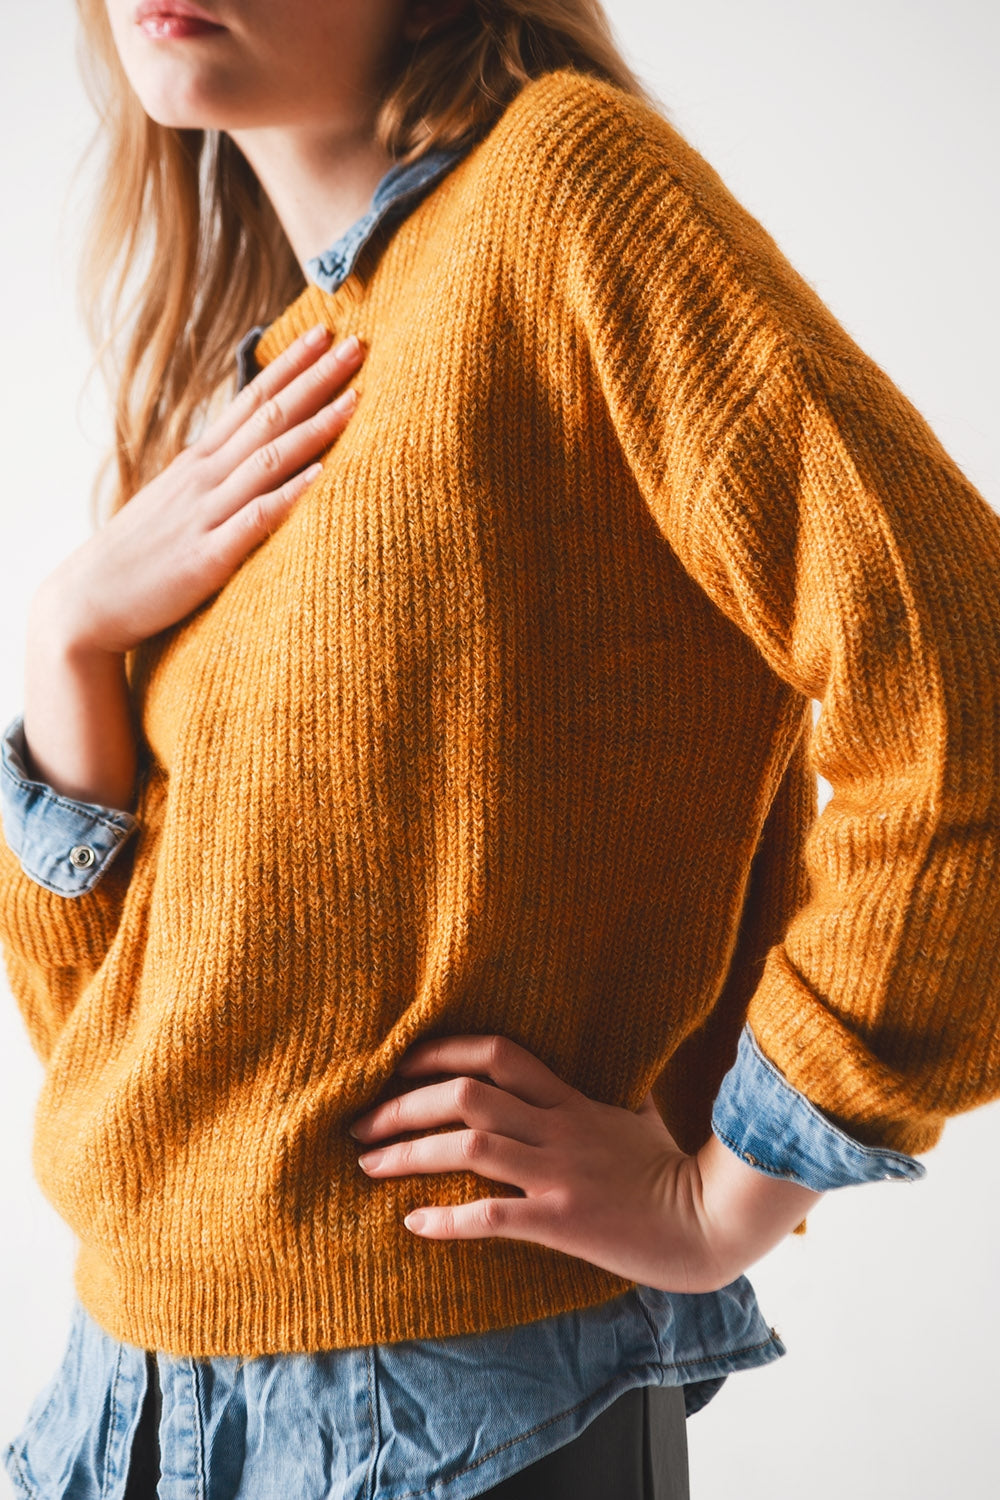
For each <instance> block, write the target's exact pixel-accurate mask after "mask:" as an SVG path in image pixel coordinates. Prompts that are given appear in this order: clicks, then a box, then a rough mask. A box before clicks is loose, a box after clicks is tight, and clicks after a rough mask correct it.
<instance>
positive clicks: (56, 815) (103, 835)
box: [0, 719, 139, 1060]
mask: <svg viewBox="0 0 1000 1500" xmlns="http://www.w3.org/2000/svg"><path fill="white" fill-rule="evenodd" d="M0 812H2V819H3V832H4V836H3V838H2V839H0V945H2V948H3V958H4V965H5V968H6V972H7V977H8V979H9V981H10V985H11V989H12V991H13V993H14V996H15V998H16V1000H17V1002H18V1005H19V1008H20V1010H21V1013H22V1015H23V1017H24V1021H25V1025H26V1027H27V1030H28V1034H29V1037H30V1039H31V1042H32V1045H33V1046H34V1048H35V1050H36V1052H38V1054H39V1056H40V1057H41V1058H42V1059H43V1060H44V1059H45V1058H47V1057H48V1054H49V1053H50V1051H51V1049H52V1047H53V1045H54V1043H55V1041H56V1038H57V1036H58V1034H59V1031H60V1029H61V1027H62V1024H63V1022H64V1021H65V1019H66V1017H67V1016H68V1015H69V1013H70V1011H71V1010H72V1008H73V1006H74V1005H75V1003H76V1000H77V998H78V996H79V994H80V991H81V989H82V988H83V986H84V985H85V984H86V982H87V980H88V979H89V978H90V976H91V975H92V974H94V973H95V972H96V970H97V968H98V967H99V966H100V964H101V962H102V960H103V959H104V957H105V955H106V953H107V951H108V949H109V948H110V946H111V943H112V940H113V938H114V935H115V932H116V931H117V928H118V923H119V920H120V917H121V914H122V908H123V906H124V902H125V895H126V892H127V890H128V886H129V880H130V874H131V863H132V861H131V857H130V855H131V850H130V848H129V847H127V846H128V844H129V840H130V837H131V835H132V833H134V832H135V830H136V829H137V828H138V827H139V820H138V819H137V818H136V817H134V816H133V815H132V814H131V813H127V812H121V811H117V810H116V809H112V808H103V807H98V806H96V805H91V804H89V803H83V802H78V801H75V800H74V799H72V798H65V797H62V796H60V795H59V794H58V793H56V792H55V791H53V789H52V788H51V787H49V786H47V785H45V784H44V783H42V782H37V781H33V780H31V779H30V778H29V776H28V774H27V771H26V768H25V764H24V760H23V729H22V722H21V720H20V719H16V720H14V721H13V723H12V724H10V725H8V727H7V729H6V731H5V732H4V735H3V739H2V742H0ZM132 842H133V843H134V840H133V841H132ZM123 849H124V852H122V851H123Z"/></svg>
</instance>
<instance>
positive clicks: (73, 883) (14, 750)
mask: <svg viewBox="0 0 1000 1500" xmlns="http://www.w3.org/2000/svg"><path fill="white" fill-rule="evenodd" d="M0 816H2V819H3V831H4V837H5V838H6V840H7V844H8V846H9V847H10V850H11V852H12V853H13V854H14V855H16V857H17V859H18V860H19V862H20V865H21V869H22V870H23V871H24V873H25V874H26V875H28V876H30V878H31V879H32V880H34V881H37V883H38V884H39V885H41V886H44V887H45V889H46V890H47V891H52V892H54V893H55V894H56V895H57V896H83V895H86V894H87V892H88V891H91V890H93V888H94V886H95V885H96V884H97V882H98V881H99V880H100V879H101V876H102V875H103V874H104V872H105V870H107V868H108V866H109V865H110V864H111V862H112V860H113V859H114V858H115V856H116V855H117V853H118V851H119V850H120V849H121V847H122V845H123V844H124V843H125V842H126V841H127V840H128V839H129V837H130V836H131V835H132V833H134V831H135V830H136V829H137V828H138V826H139V821H138V819H137V818H135V817H133V815H132V814H131V813H128V812H123V811H121V810H119V809H117V808H111V807H101V806H99V805H98V804H96V803H91V802H78V801H76V800H75V799H74V798H72V797H64V796H62V795H61V794H60V793H58V792H56V791H54V790H53V789H52V787H50V786H47V785H46V784H45V783H44V782H41V781H33V780H32V779H31V778H30V776H29V775H28V771H27V752H26V746H25V741H24V719H23V716H20V715H19V716H18V717H17V718H16V719H14V720H12V722H11V723H10V724H9V725H8V726H7V728H6V730H5V731H4V734H3V739H2V740H0Z"/></svg>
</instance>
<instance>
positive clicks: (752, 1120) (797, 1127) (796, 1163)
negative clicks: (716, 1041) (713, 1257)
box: [712, 1022, 927, 1193]
mask: <svg viewBox="0 0 1000 1500" xmlns="http://www.w3.org/2000/svg"><path fill="white" fill-rule="evenodd" d="M712 1130H713V1132H714V1133H715V1135H717V1136H718V1138H719V1140H721V1141H722V1142H723V1143H724V1144H725V1145H726V1146H728V1147H729V1148H730V1150H732V1151H735V1152H736V1154H737V1156H739V1157H741V1158H742V1159H743V1160H744V1161H746V1162H749V1164H750V1165H751V1166H752V1167H756V1169H757V1170H758V1171H759V1172H765V1173H766V1174H767V1175H768V1176H770V1177H784V1178H790V1179H791V1180H792V1181H793V1182H798V1183H799V1184H800V1185H801V1186H803V1187H808V1188H812V1189H813V1191H814V1192H820V1193H822V1192H827V1191H828V1190H829V1189H831V1188H838V1187H849V1186H850V1185H852V1184H854V1183H861V1182H885V1181H888V1180H895V1181H907V1180H908V1181H912V1180H915V1179H917V1178H920V1177H925V1176H926V1175H927V1168H926V1167H925V1166H923V1165H922V1164H921V1163H920V1162H918V1161H917V1160H916V1159H915V1158H914V1157H912V1156H906V1155H905V1154H904V1153H903V1152H901V1151H892V1150H889V1149H888V1148H887V1147H880V1146H867V1145H864V1144H863V1143H862V1142H860V1141H856V1140H855V1139H854V1138H853V1137H852V1136H850V1135H848V1134H847V1133H846V1131H844V1130H842V1129H841V1128H840V1126H839V1125H835V1124H834V1122H833V1121H832V1120H831V1119H830V1118H829V1117H828V1116H826V1115H824V1114H823V1113H822V1111H821V1110H819V1109H818V1108H817V1106H816V1105H815V1104H813V1103H812V1101H811V1100H809V1099H807V1098H806V1096H805V1095H804V1094H802V1093H800V1092H799V1090H798V1089H796V1088H793V1087H792V1085H791V1084H790V1083H789V1082H788V1079H787V1078H786V1077H785V1075H784V1074H783V1073H782V1072H781V1071H780V1069H779V1068H777V1067H776V1066H775V1065H774V1063H772V1062H771V1060H770V1058H768V1057H765V1056H764V1054H763V1052H762V1051H761V1050H760V1047H759V1045H758V1043H757V1038H756V1037H755V1036H754V1033H753V1031H752V1029H751V1027H750V1024H749V1022H747V1023H745V1024H744V1027H743V1030H742V1032H741V1034H740V1040H739V1046H738V1048H737V1053H736V1061H735V1062H734V1063H733V1066H732V1067H731V1068H730V1069H729V1072H728V1073H727V1074H726V1075H725V1077H724V1078H723V1080H722V1084H721V1085H720V1088H719V1092H718V1094H717V1096H716V1099H715V1104H714V1106H713V1110H712Z"/></svg>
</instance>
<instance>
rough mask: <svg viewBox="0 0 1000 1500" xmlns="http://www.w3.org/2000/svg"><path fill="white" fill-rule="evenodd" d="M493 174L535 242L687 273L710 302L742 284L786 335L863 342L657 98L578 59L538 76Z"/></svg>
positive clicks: (671, 273) (511, 112)
mask: <svg viewBox="0 0 1000 1500" xmlns="http://www.w3.org/2000/svg"><path fill="white" fill-rule="evenodd" d="M492 143H493V146H494V147H495V151H493V152H491V153H490V156H491V160H490V164H489V173H488V175H489V176H490V178H491V179H492V180H493V186H494V189H496V188H497V187H498V186H499V185H500V182H501V181H503V183H504V185H505V187H506V189H507V192H506V194H505V196H506V197H507V198H508V200H515V201H517V202H518V203H519V205H520V210H521V213H520V217H521V220H522V222H524V223H526V224H527V225H528V228H529V237H530V240H531V243H532V245H533V246H537V245H538V244H539V242H541V241H542V240H546V241H548V242H549V245H550V246H555V247H556V249H557V252H558V253H561V254H562V255H563V257H564V259H565V260H566V262H567V263H569V262H572V265H573V267H574V272H575V273H579V275H581V276H583V277H584V278H585V277H586V276H587V275H588V274H590V275H591V276H594V275H598V276H600V277H602V278H603V277H604V276H605V273H606V272H608V271H611V272H613V274H614V279H615V280H616V282H617V283H618V284H619V286H621V285H624V284H625V283H626V282H627V281H630V280H631V279H632V275H633V273H634V275H635V277H637V278H640V279H641V280H642V282H643V285H644V286H648V288H649V292H648V295H652V294H653V291H654V288H655V287H656V286H659V287H660V289H661V290H662V291H666V285H665V283H666V282H667V281H669V280H675V281H677V282H678V283H680V282H683V284H684V286H685V288H686V293H685V295H686V296H689V297H694V298H695V300H696V301H697V302H698V303H699V305H700V306H702V307H703V308H709V307H710V306H712V305H718V303H719V302H720V300H721V301H723V302H726V301H729V300H730V299H731V298H736V299H738V300H740V301H741V302H743V303H745V304H746V305H750V304H752V305H753V306H754V307H756V309H757V312H758V314H759V316H760V317H761V318H762V319H763V320H764V321H766V322H768V323H770V324H771V326H772V330H773V332H774V334H775V336H776V337H778V338H781V337H782V336H784V337H785V338H788V339H790V340H791V341H792V342H794V343H801V344H802V345H804V346H822V347H825V348H826V349H827V350H829V351H836V352H837V353H838V354H839V355H840V356H841V357H844V356H854V357H857V356H859V355H860V354H861V351H860V350H859V349H858V347H857V346H856V345H855V344H854V343H853V341H852V340H851V338H850V337H849V335H848V334H847V333H846V331H845V330H844V329H843V328H842V326H841V325H840V324H839V323H838V321H837V320H836V318H835V317H834V315H833V313H832V312H831V311H830V309H829V308H828V307H827V306H826V304H825V303H824V302H823V301H822V300H821V299H820V297H819V295H818V294H817V292H816V291H815V289H814V288H813V287H812V285H811V284H810V283H809V282H807V281H806V279H805V278H804V277H803V276H802V275H801V274H800V272H799V271H798V270H797V269H796V268H795V267H794V266H793V265H792V264H791V262H790V261H789V260H788V258H787V256H786V255H785V253H784V251H783V250H782V248H781V246H780V245H779V244H778V243H777V241H776V240H775V238H774V236H773V235H772V234H771V233H770V232H769V231H768V229H767V228H766V227H765V225H764V224H763V223H762V222H761V221H760V220H759V219H757V218H756V217H755V216H754V215H753V214H752V213H751V212H750V211H749V210H748V209H747V208H746V207H745V206H744V205H743V204H742V203H741V202H740V201H739V199H738V198H737V197H736V195H735V194H734V193H733V192H732V190H731V189H730V188H729V186H728V185H727V183H726V182H725V181H724V180H723V178H722V177H721V175H720V174H719V172H718V171H717V170H716V169H715V167H713V165H712V164H711V162H709V161H708V160H707V159H706V158H705V157H704V156H703V155H702V154H701V152H700V151H698V150H697V148H696V147H695V146H693V145H692V144H691V142H690V141H689V140H687V138H686V137H685V136H684V134H683V133H682V131H681V130H680V129H679V128H678V126H677V125H676V124H675V123H674V122H673V121H672V120H671V119H669V118H668V114H667V111H666V107H665V106H659V107H657V106H656V105H655V104H654V103H653V102H651V101H650V100H647V99H645V98H642V97H639V96H636V95H633V94H631V93H629V92H628V91H626V90H625V89H623V88H621V87H619V86H618V85H616V84H614V83H612V82H610V81H609V80H606V79H604V78H598V77H596V76H594V75H592V74H589V73H584V72H581V71H579V70H577V69H574V68H561V69H557V70H554V71H552V72H549V73H546V74H543V75H541V76H540V77H538V78H535V79H532V80H530V81H529V82H528V83H527V84H525V85H524V87H523V88H522V90H521V92H520V93H519V94H518V95H517V96H516V98H515V99H514V100H513V101H512V102H511V103H510V104H509V105H508V106H507V109H506V111H505V113H504V115H503V117H502V118H501V120H500V121H499V122H498V124H497V126H496V127H495V130H494V132H493V138H492Z"/></svg>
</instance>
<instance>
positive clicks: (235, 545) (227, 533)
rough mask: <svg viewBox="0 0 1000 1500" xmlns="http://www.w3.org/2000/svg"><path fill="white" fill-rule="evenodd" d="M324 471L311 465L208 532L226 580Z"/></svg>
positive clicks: (274, 528)
mask: <svg viewBox="0 0 1000 1500" xmlns="http://www.w3.org/2000/svg"><path fill="white" fill-rule="evenodd" d="M322 471H323V465H322V464H312V465H311V466H310V467H309V468H308V469H306V470H305V471H304V472H303V473H301V474H294V475H293V476H292V478H291V479H286V481H285V483H284V484H282V485H280V486H279V487H278V488H277V489H276V490H270V491H268V492H267V493H266V494H263V495H256V496H255V497H254V499H253V500H251V501H250V503H249V504H248V505H244V506H242V507H241V508H240V509H239V510H237V511H236V512H235V514H234V515H232V516H230V518H229V519H228V520H227V521H225V522H224V523H223V524H222V525H221V526H216V527H214V528H213V529H212V530H211V531H210V532H209V533H208V537H207V539H206V546H207V547H208V548H209V549H210V551H211V554H212V556H213V558H214V559H215V561H216V563H217V565H218V566H219V568H220V570H221V572H222V574H223V576H224V577H226V578H228V577H229V575H230V574H231V573H233V572H234V571H235V570H236V568H238V567H239V565H240V563H241V562H242V561H243V559H244V558H245V557H247V556H248V555H249V554H250V553H251V552H252V551H253V549H254V548H255V547H257V546H259V545H260V543H261V542H263V541H265V540H266V539H267V537H269V536H272V535H273V534H274V532H275V531H277V529H278V527H279V526H280V525H281V523H282V521H283V520H284V519H285V517H286V516H287V515H288V512H289V511H290V510H291V509H292V507H293V505H294V504H295V502H296V501H297V500H300V499H301V498H302V496H303V495H304V494H305V492H306V490H307V489H308V488H309V487H310V485H311V484H312V483H313V482H314V480H316V479H318V477H319V475H320V474H321V473H322Z"/></svg>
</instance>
